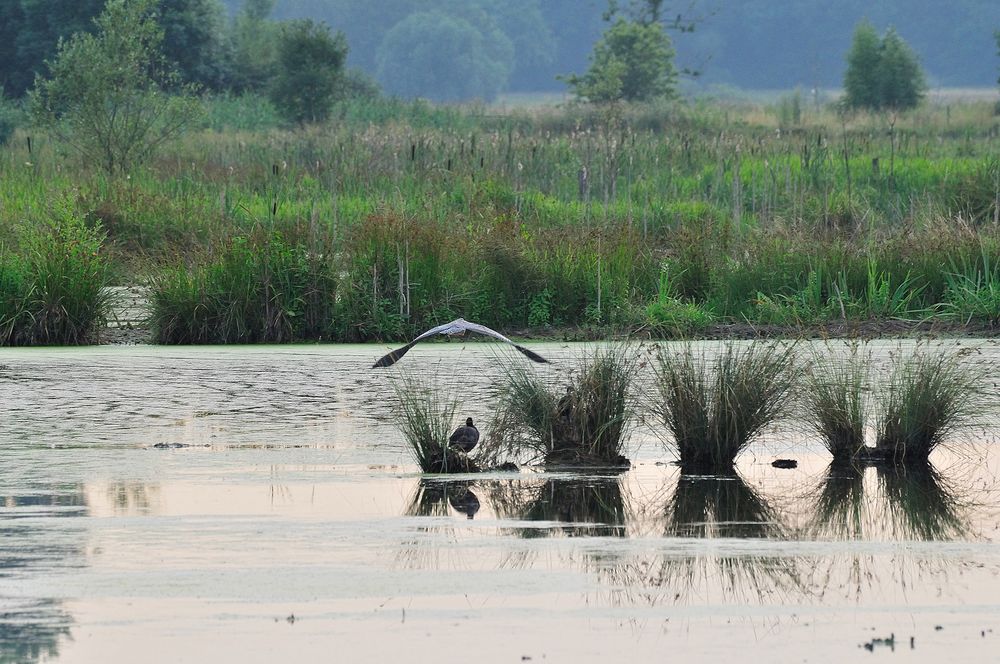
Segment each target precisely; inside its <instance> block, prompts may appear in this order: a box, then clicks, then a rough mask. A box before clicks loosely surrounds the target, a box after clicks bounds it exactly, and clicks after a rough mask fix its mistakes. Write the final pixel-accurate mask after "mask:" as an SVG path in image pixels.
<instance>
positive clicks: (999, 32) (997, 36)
mask: <svg viewBox="0 0 1000 664" xmlns="http://www.w3.org/2000/svg"><path fill="white" fill-rule="evenodd" d="M993 38H994V39H996V40H997V55H998V56H1000V30H997V31H996V32H994V33H993ZM997 84H998V85H1000V78H997Z"/></svg>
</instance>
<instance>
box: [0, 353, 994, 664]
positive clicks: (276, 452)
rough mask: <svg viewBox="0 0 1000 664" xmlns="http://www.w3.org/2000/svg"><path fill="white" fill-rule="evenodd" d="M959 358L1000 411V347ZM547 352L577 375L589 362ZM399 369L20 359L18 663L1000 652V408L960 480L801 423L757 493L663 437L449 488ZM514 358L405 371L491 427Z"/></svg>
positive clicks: (286, 362) (441, 357)
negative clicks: (430, 459) (601, 457)
mask: <svg viewBox="0 0 1000 664" xmlns="http://www.w3.org/2000/svg"><path fill="white" fill-rule="evenodd" d="M939 343H940V344H941V345H942V346H943V347H945V348H950V347H952V346H953V345H960V346H961V347H962V348H966V349H967V353H968V354H967V356H966V357H967V360H968V361H970V362H975V363H979V364H981V365H982V366H983V367H985V369H986V371H987V378H986V382H985V383H984V385H983V388H984V390H988V391H992V392H995V391H996V384H997V383H998V382H1000V344H997V343H996V342H992V341H962V342H939ZM706 347H707V348H708V349H709V351H710V350H711V348H712V345H711V344H708V345H707V346H706ZM870 347H871V349H872V350H873V353H874V355H875V357H876V358H877V360H879V361H883V360H885V359H886V358H888V357H889V355H890V354H891V353H893V352H896V351H897V350H898V349H899V343H898V342H878V343H872V344H871V345H870ZM532 348H533V349H535V350H537V351H538V352H540V353H541V354H543V355H545V356H546V357H549V358H550V359H551V360H553V363H552V365H551V366H549V367H543V368H542V370H543V371H548V372H551V373H552V374H553V375H554V377H556V378H557V377H558V375H559V374H561V373H563V372H568V371H571V370H572V368H573V366H574V365H575V360H576V359H577V358H578V357H579V353H580V348H579V347H577V346H573V345H563V344H555V343H547V344H537V345H533V346H532ZM804 348H805V349H806V352H807V353H808V352H809V350H808V349H807V345H804ZM844 348H845V346H844V345H842V344H840V345H838V344H834V345H833V346H821V345H816V346H815V349H817V350H818V351H819V352H843V351H844ZM383 352H384V348H383V347H381V346H380V347H375V346H284V347H217V348H161V347H146V346H136V347H98V348H82V349H23V350H20V349H7V350H0V403H2V409H3V414H2V418H0V531H2V537H0V662H8V661H10V662H35V661H59V662H94V661H102V662H119V661H120V662H134V661H143V662H176V661H216V662H230V661H232V662H241V663H243V662H273V661H278V660H280V659H284V660H285V661H327V660H329V659H331V653H336V655H337V656H336V660H337V661H383V660H385V659H387V658H392V660H391V661H430V660H434V661H440V660H441V659H442V657H443V658H444V660H445V661H451V660H454V659H457V658H458V657H463V658H465V657H467V658H474V659H476V660H479V661H485V662H521V661H535V662H538V661H595V660H601V661H622V660H624V659H626V658H641V659H642V660H644V661H645V660H650V659H652V658H654V657H656V658H658V659H663V658H665V657H667V656H671V657H680V658H684V657H688V658H698V659H709V658H712V659H714V658H719V657H740V656H744V655H747V654H753V655H754V656H759V658H760V659H761V660H762V661H788V662H792V661H795V662H801V661H833V660H842V659H843V658H844V657H850V656H852V655H855V654H856V653H857V654H858V655H856V656H860V655H862V654H863V655H866V656H867V655H868V653H867V652H866V650H872V651H874V653H873V654H874V655H878V653H883V654H884V655H885V656H888V654H889V653H890V652H894V655H893V656H894V657H900V658H903V659H908V660H911V661H928V662H931V661H934V662H939V661H944V660H949V661H950V660H951V659H952V656H953V654H954V653H955V652H956V651H960V652H961V653H962V655H963V657H966V658H969V659H971V660H972V661H982V660H984V659H986V658H988V657H994V656H995V653H997V652H1000V546H998V536H1000V494H998V488H1000V487H998V480H997V478H998V476H1000V475H998V473H1000V461H998V456H1000V455H998V453H997V447H996V434H997V432H998V431H1000V426H998V421H997V412H996V410H995V409H994V410H989V411H984V412H983V413H982V415H981V420H980V421H978V422H976V426H975V427H974V428H971V429H969V430H966V431H963V432H962V434H961V435H960V436H959V437H957V438H955V439H954V440H953V445H951V446H950V447H949V448H948V449H944V450H939V451H936V452H934V454H933V455H932V461H933V464H934V469H933V471H932V472H927V471H908V472H907V471H892V470H885V469H876V468H869V469H866V470H860V471H850V470H831V469H830V468H829V456H828V454H827V453H826V452H825V450H824V449H823V446H822V445H821V444H820V443H819V441H816V440H811V439H810V438H809V437H808V436H806V435H804V434H803V433H802V431H803V429H802V428H801V427H796V426H791V427H780V428H777V429H775V430H772V431H769V432H768V435H767V436H765V438H764V440H763V441H762V442H760V443H758V444H755V445H754V446H753V447H752V448H751V449H750V450H748V451H747V452H746V453H744V455H743V456H741V457H740V459H739V463H738V473H737V474H735V475H731V476H723V477H717V476H699V475H688V474H684V473H682V472H681V471H680V469H678V468H677V467H676V466H674V465H672V464H671V463H670V462H671V461H672V457H671V455H670V453H669V452H668V451H666V449H665V448H664V446H663V444H662V441H661V439H660V437H659V435H658V434H657V432H656V430H655V425H654V423H653V422H651V421H647V422H645V423H640V424H639V426H638V427H637V428H636V430H635V432H634V434H633V436H632V439H631V444H630V446H629V449H630V455H629V456H630V457H631V458H632V460H633V468H632V469H631V470H629V471H627V472H624V473H621V474H618V475H581V474H574V473H568V472H564V473H552V472H549V473H546V472H543V471H542V470H541V469H538V468H525V469H522V472H520V473H485V474H482V475H476V476H473V475H464V476H459V477H454V478H444V477H441V476H426V477H424V476H421V474H420V473H419V472H417V468H416V466H415V465H414V464H413V463H412V461H411V459H410V457H409V456H408V453H407V451H406V449H405V448H404V446H403V441H402V438H401V436H400V435H399V434H398V432H397V431H396V429H395V427H394V426H393V424H392V421H391V417H390V416H391V412H392V408H393V396H392V389H391V387H390V384H389V380H388V376H389V373H388V372H385V371H381V372H380V371H372V370H371V369H370V366H371V363H372V362H373V361H374V359H375V358H376V357H378V356H379V355H380V354H382V353H383ZM497 352H499V351H497V350H496V347H495V346H493V345H487V344H479V343H469V344H461V343H454V342H453V343H447V344H432V345H427V346H424V347H417V348H415V349H414V350H413V351H411V353H410V354H408V355H407V356H406V358H405V359H404V360H403V361H402V362H401V363H400V365H401V366H403V365H405V367H407V368H408V369H410V370H411V371H415V372H420V373H422V374H424V375H431V376H435V377H436V378H435V379H434V380H436V381H440V383H441V384H442V385H447V386H448V387H450V388H451V389H453V390H455V391H456V392H457V393H459V394H461V396H462V398H463V401H464V406H463V410H462V411H461V413H460V415H461V418H462V419H463V420H464V417H465V416H466V415H469V416H472V417H474V418H476V419H478V420H481V421H486V420H488V419H489V417H490V413H491V411H492V403H491V401H490V400H491V395H492V387H493V386H494V385H495V383H496V381H497V380H498V378H499V373H500V368H499V365H498V363H497V361H496V359H497V358H496V357H495V353H497ZM650 372H651V368H650V367H649V366H646V367H645V368H643V370H642V375H641V376H640V377H639V378H640V379H641V380H640V383H643V382H644V381H647V380H648V379H649V378H650ZM157 446H159V447H157ZM777 458H794V459H796V460H797V461H798V462H799V464H798V467H797V468H795V469H790V470H780V469H776V468H773V467H772V466H771V465H770V464H771V461H773V460H774V459H777ZM456 653H460V654H456Z"/></svg>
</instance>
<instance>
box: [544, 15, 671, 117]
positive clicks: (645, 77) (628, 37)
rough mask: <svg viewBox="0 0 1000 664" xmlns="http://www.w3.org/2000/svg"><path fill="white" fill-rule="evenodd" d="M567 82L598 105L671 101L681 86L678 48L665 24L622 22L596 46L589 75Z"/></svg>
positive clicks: (579, 93)
mask: <svg viewBox="0 0 1000 664" xmlns="http://www.w3.org/2000/svg"><path fill="white" fill-rule="evenodd" d="M564 80H565V81H566V82H567V83H568V84H569V86H570V87H571V88H572V89H573V92H574V93H575V94H576V95H577V96H578V97H581V98H583V99H586V100H588V101H591V102H595V103H600V102H614V101H646V100H650V99H655V98H662V97H669V96H671V95H673V94H674V93H675V91H676V90H675V89H676V84H677V71H676V69H674V48H673V45H672V44H671V42H670V37H669V36H668V35H667V33H666V31H665V29H664V27H663V26H662V25H661V24H659V23H642V22H640V21H628V20H625V19H623V18H619V19H617V20H616V21H615V22H614V23H613V24H612V25H611V26H610V27H609V28H608V29H607V30H606V31H605V33H604V35H603V36H602V37H601V39H600V40H599V41H598V42H597V44H596V45H595V46H594V51H593V53H592V54H591V56H590V68H589V69H588V70H587V73H586V74H584V75H583V76H577V75H575V74H573V75H570V76H567V77H565V79H564Z"/></svg>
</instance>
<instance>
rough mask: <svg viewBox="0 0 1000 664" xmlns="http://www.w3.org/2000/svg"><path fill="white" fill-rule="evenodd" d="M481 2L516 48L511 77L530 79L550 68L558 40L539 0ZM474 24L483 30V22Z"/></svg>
mask: <svg viewBox="0 0 1000 664" xmlns="http://www.w3.org/2000/svg"><path fill="white" fill-rule="evenodd" d="M480 4H481V6H482V9H483V11H484V12H486V13H487V14H488V15H489V16H490V17H492V18H493V19H494V20H495V21H496V24H497V29H498V30H499V31H501V32H502V33H503V35H504V36H506V37H507V39H508V40H510V42H511V44H512V45H513V47H514V62H513V67H512V71H511V73H510V79H511V80H515V79H516V80H522V81H523V80H531V78H532V77H533V76H537V75H538V74H539V73H540V72H544V71H545V70H546V69H548V68H549V67H551V65H552V62H553V58H554V56H555V44H556V39H555V36H554V35H553V34H552V31H551V30H550V29H549V26H548V25H547V24H546V23H545V19H544V18H543V16H542V12H541V9H540V7H539V3H538V0H504V1H502V2H497V1H488V0H480ZM467 20H468V19H467ZM472 23H473V25H477V26H479V27H480V30H482V23H477V22H475V21H472ZM551 80H552V79H551V77H550V78H549V79H548V81H549V82H551Z"/></svg>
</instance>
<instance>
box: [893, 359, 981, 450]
mask: <svg viewBox="0 0 1000 664" xmlns="http://www.w3.org/2000/svg"><path fill="white" fill-rule="evenodd" d="M979 378H980V377H979V376H978V374H977V372H976V371H974V370H972V368H971V367H967V366H964V365H963V363H962V362H961V361H960V358H959V356H958V355H957V354H955V353H946V352H939V353H935V354H930V353H925V352H919V351H918V352H914V353H913V354H912V355H910V356H908V357H900V358H898V359H897V361H896V366H895V369H894V370H893V372H892V376H891V378H890V379H889V385H888V387H887V388H886V390H885V394H884V396H883V398H882V401H881V403H880V404H879V411H880V412H879V425H878V438H877V440H876V441H875V447H876V449H877V450H879V451H880V452H882V453H883V454H884V455H886V456H889V457H891V458H892V459H893V460H894V461H896V462H897V463H903V464H916V465H922V464H925V463H926V461H927V457H928V456H929V455H930V453H931V452H932V451H933V450H934V448H935V447H937V446H938V445H940V444H941V443H942V442H943V441H944V440H945V438H946V437H947V436H948V435H949V434H951V433H952V432H953V431H955V429H956V428H958V427H960V426H961V425H962V424H964V422H965V421H966V420H967V419H968V418H969V417H970V416H972V415H974V414H975V412H976V409H977V408H978V407H979V404H978V403H977V401H978V400H977V399H976V398H975V397H976V396H977V393H978V392H977V388H976V383H977V381H978V380H979Z"/></svg>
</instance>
